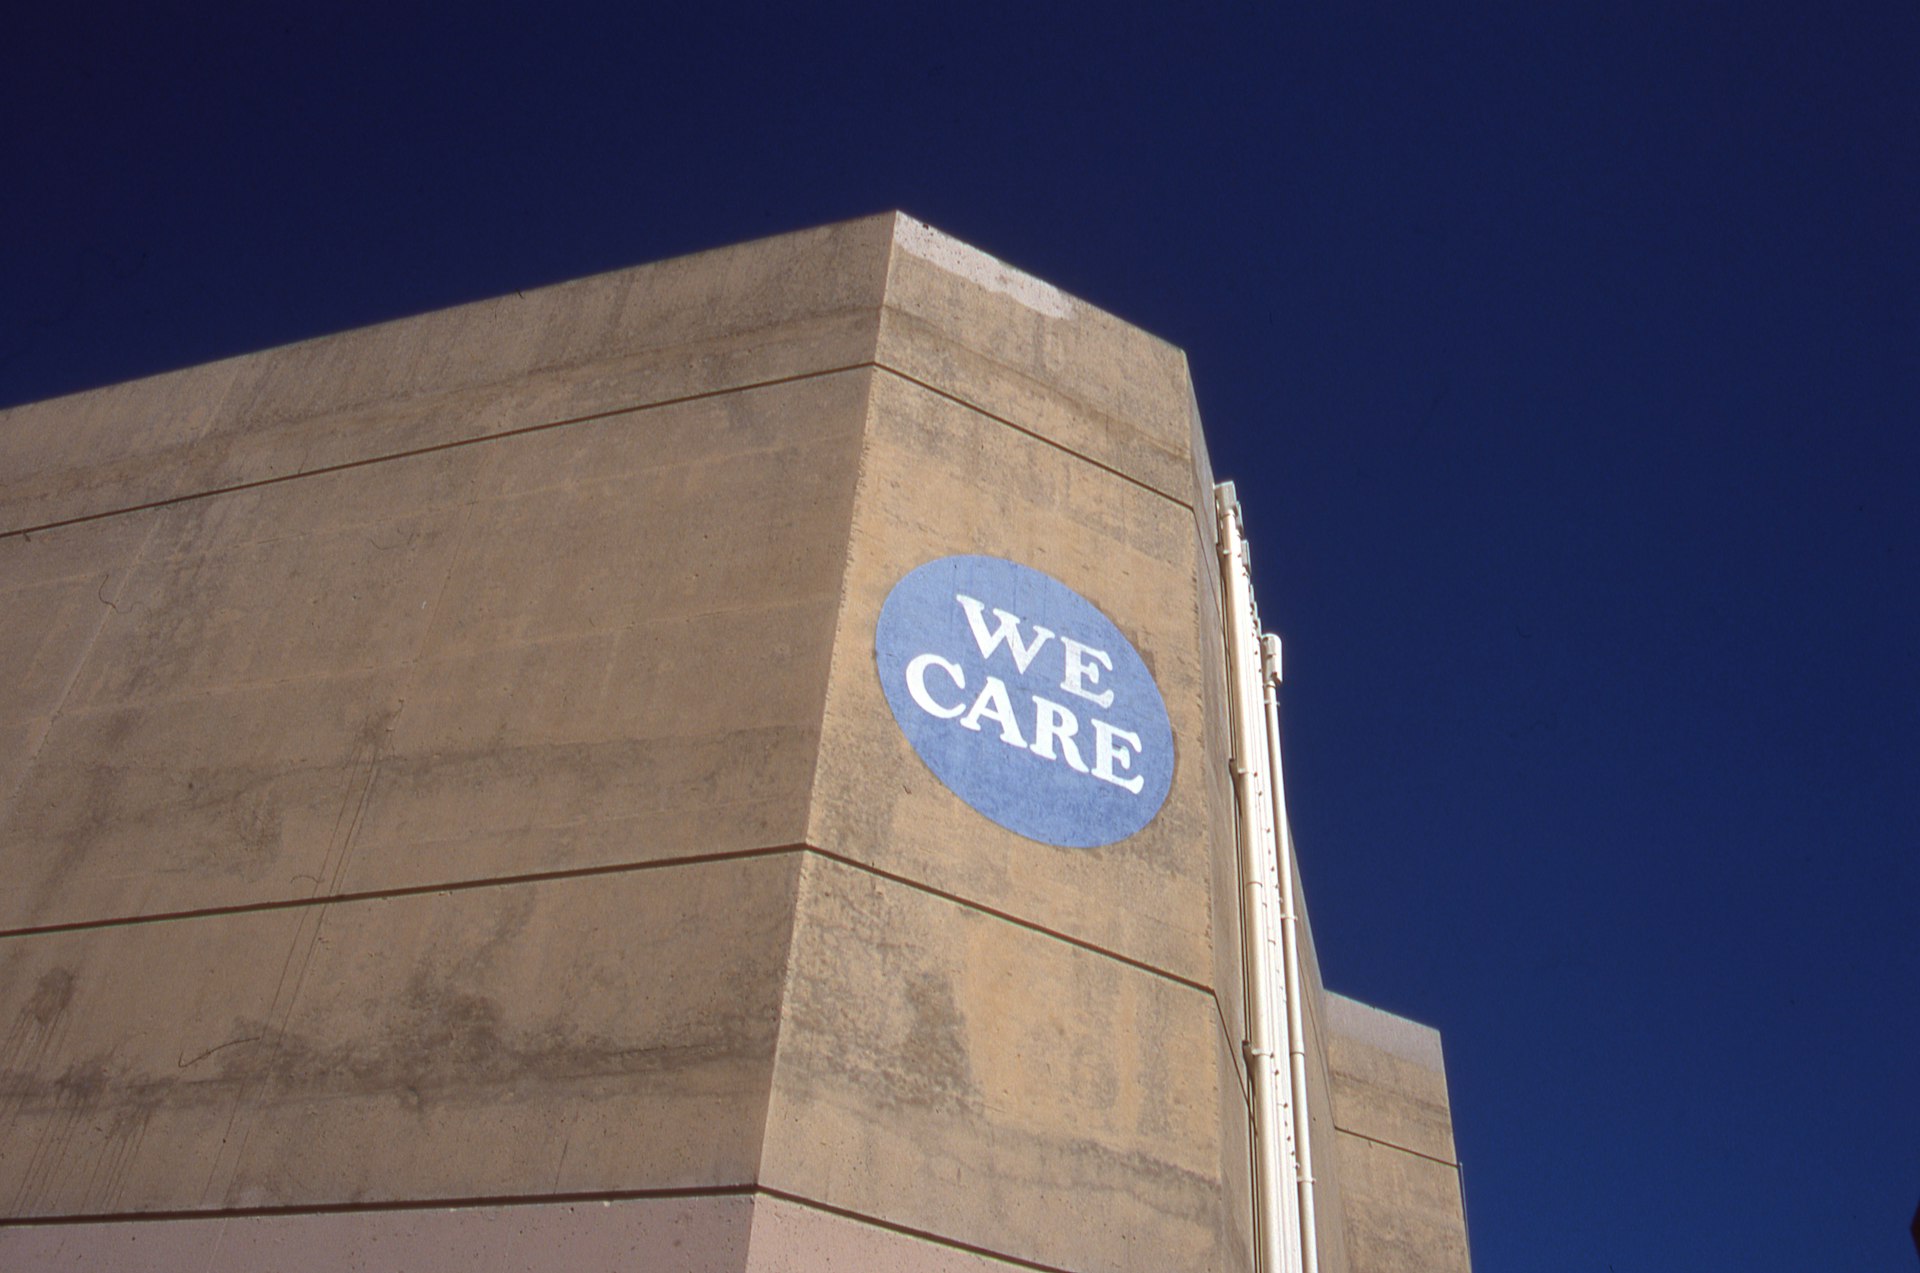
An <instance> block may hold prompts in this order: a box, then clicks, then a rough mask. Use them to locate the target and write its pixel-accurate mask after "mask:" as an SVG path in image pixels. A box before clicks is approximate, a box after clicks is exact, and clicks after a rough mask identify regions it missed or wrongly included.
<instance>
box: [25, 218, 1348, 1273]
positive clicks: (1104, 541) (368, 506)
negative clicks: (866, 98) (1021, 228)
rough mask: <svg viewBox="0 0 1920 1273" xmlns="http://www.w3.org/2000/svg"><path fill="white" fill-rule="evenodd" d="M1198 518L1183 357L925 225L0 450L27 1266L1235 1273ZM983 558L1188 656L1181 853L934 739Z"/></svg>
mask: <svg viewBox="0 0 1920 1273" xmlns="http://www.w3.org/2000/svg"><path fill="white" fill-rule="evenodd" d="M1211 487H1212V477H1211V472H1210V469H1209V466H1208V462H1207V458H1206V454H1205V450H1204V444H1203V442H1202V440H1201V437H1200V433H1199V421H1198V412H1197V410H1196V408H1195V406H1194V400H1193V394H1192V388H1191V385H1190V384H1189V382H1188V379H1187V375H1186V367H1185V361H1184V358H1183V357H1182V356H1181V355H1180V353H1179V352H1178V351H1177V350H1174V349H1172V348H1171V347H1169V346H1167V345H1165V344H1164V343H1162V342H1160V341H1158V340H1155V339H1154V338H1152V337H1150V336H1147V335H1145V334H1144V333H1141V332H1139V331H1138V330H1136V329H1134V328H1131V327H1129V326H1127V325H1126V324H1124V323H1121V322H1119V321H1118V320H1116V319H1114V318H1112V317H1111V316H1109V315H1106V314H1104V313H1101V312H1100V311H1098V310H1095V309H1093V308H1091V307H1089V306H1086V305H1085V304H1084V303H1082V302H1079V301H1077V300H1074V299H1073V298H1071V297H1067V296H1065V295H1063V294H1061V293H1059V292H1057V291H1056V290H1054V289H1052V288H1050V287H1048V286H1047V285H1045V284H1044V283H1041V282H1039V281H1038V280H1034V279H1032V278H1029V277H1027V276H1025V275H1022V274H1019V273H1018V272H1016V271H1013V270H1010V269H1008V268H1007V267H1005V266H1003V265H1002V264H1000V263H999V262H997V261H994V260H992V259H991V258H989V257H986V256H984V255H982V254H980V253H977V252H975V251H973V250H972V249H970V248H967V247H965V246H964V245H961V244H958V243H955V242H954V241H952V240H950V239H946V238H944V237H942V236H940V235H938V234H936V233H934V232H932V231H930V230H927V229H926V228H925V227H923V226H920V225H918V224H917V223H915V222H912V221H911V220H909V219H906V218H901V217H895V216H885V217H877V218H870V219H868V220H865V221H859V222H851V223H847V224H845V225H841V226H834V227H827V228H825V229H822V230H816V231H809V232H805V233H802V234H797V235H789V236H784V237H782V238H779V239H773V240H767V241H764V242H760V243H754V244H747V245H743V246H741V247H738V248H730V249H725V250H722V251H719V252H713V253H706V254H702V255H700V256H696V257H689V258H683V259H681V260H677V261H669V262H664V263H661V264H658V265H652V266H645V267H641V268H639V269H635V270H627V271H621V272H619V273H616V274H612V275H606V276H602V277H599V278H594V279H587V280H582V281H580V282H577V283H570V284H564V285H561V286H559V287H555V288H548V289H543V290H541V291H538V292H534V293H529V294H527V295H526V296H524V297H521V296H516V297H513V298H502V299H500V300H496V301H488V302H483V303H480V304H477V305H472V306H464V307H461V308H458V309H455V310H450V311H445V312H443V313H439V314H432V315H426V316H423V317H421V318H417V319H409V320H404V321H401V322H397V323H391V324H385V325H382V326H380V327H376V328H369V329H366V330H364V331H359V332H350V333H346V334H344V335H341V336H336V337H329V338H326V339H323V340H319V341H312V342H307V343H305V344H302V345H296V346H291V347H288V348H285V349H279V350H271V351H268V352H266V353H262V354H258V355H252V356H249V357H246V358H239V359H231V360H228V361H226V362H222V363H217V364H211V365H209V366H206V367H200V368H192V369H188V370H186V371H182V372H178V373H172V374H170V375H167V376H160V377H155V378H153V379H151V380H146V381H140V382H135V383H133V384H129V385H122V386H115V387H113V388H110V389H105V390H100V391H97V392H95V393H90V394H82V395H77V396H75V397H72V398H67V399H60V400H56V401H54V402H49V403H41V404H36V405H33V406H29V407H24V408H20V409H17V410H15V411H11V412H6V413H0V666H4V668H5V670H6V673H7V675H6V677H5V679H4V680H3V681H0V862H4V864H5V869H6V872H7V878H8V887H7V888H5V889H4V890H0V1025H3V1026H4V1028H5V1029H6V1034H5V1037H4V1044H3V1047H4V1050H3V1051H0V1216H4V1217H8V1218H10V1219H12V1220H15V1221H20V1220H34V1219H59V1220H61V1221H63V1223H62V1224H60V1225H58V1226H55V1227H51V1228H43V1227H33V1226H28V1227H19V1226H17V1225H15V1226H13V1227H8V1226H7V1225H5V1224H4V1223H0V1264H5V1265H6V1266H7V1267H16V1266H21V1267H32V1266H35V1265H44V1266H45V1267H60V1266H61V1265H60V1262H61V1261H63V1260H66V1261H69V1262H71V1261H72V1260H82V1259H84V1260H86V1261H90V1262H93V1263H94V1265H95V1266H96V1267H113V1266H114V1265H113V1263H112V1261H114V1260H121V1261H122V1263H123V1264H125V1262H126V1261H127V1260H132V1259H134V1257H133V1256H130V1255H128V1254H127V1252H130V1251H133V1250H134V1249H135V1244H137V1243H140V1242H146V1243H148V1244H149V1246H148V1247H147V1248H144V1249H145V1250H149V1251H151V1250H166V1251H173V1252H176V1253H177V1255H176V1256H169V1257H168V1258H169V1259H177V1260H178V1261H179V1262H180V1263H181V1266H182V1267H185V1266H187V1265H188V1264H191V1263H192V1262H193V1261H196V1260H203V1259H204V1258H208V1254H209V1252H212V1251H218V1250H225V1251H227V1252H228V1256H227V1257H224V1258H229V1259H230V1260H231V1261H234V1262H236V1263H235V1265H234V1266H236V1267H240V1266H245V1267H269V1266H283V1267H288V1268H296V1267H301V1268H304V1267H310V1266H311V1259H312V1258H318V1257H316V1256H314V1255H313V1253H314V1252H330V1253H333V1255H334V1257H337V1258H338V1259H348V1258H352V1259H364V1260H366V1261H368V1262H369V1266H371V1267H402V1266H405V1265H407V1263H408V1261H409V1260H411V1259H412V1258H413V1257H411V1256H403V1255H400V1254H396V1253H399V1252H405V1251H421V1252H425V1251H440V1252H444V1253H446V1254H447V1258H448V1261H449V1262H452V1261H454V1260H456V1259H457V1260H458V1261H459V1262H461V1263H462V1264H463V1265H464V1266H465V1267H486V1266H487V1265H486V1260H487V1259H488V1258H490V1257H484V1256H482V1255H472V1256H465V1257H462V1256H459V1255H458V1253H460V1252H462V1251H480V1250H482V1248H483V1247H484V1246H485V1239H484V1238H483V1237H482V1236H481V1235H485V1234H495V1235H499V1234H501V1233H504V1232H505V1231H506V1229H505V1228H503V1226H511V1227H512V1232H513V1233H514V1234H516V1235H519V1236H517V1237H515V1238H513V1239H512V1240H511V1241H509V1242H508V1243H507V1244H506V1245H505V1246H500V1247H497V1248H494V1249H497V1250H498V1251H511V1250H518V1249H520V1247H516V1246H514V1243H516V1242H517V1243H520V1244H521V1246H523V1247H524V1248H525V1250H526V1251H527V1252H529V1253H531V1254H529V1255H528V1256H527V1258H528V1259H537V1258H544V1257H546V1256H550V1257H551V1259H552V1260H556V1261H562V1262H563V1263H565V1264H566V1266H567V1267H581V1268H588V1267H601V1266H602V1265H604V1266H606V1267H613V1266H614V1265H615V1264H617V1263H618V1262H619V1261H620V1260H622V1259H625V1258H627V1257H626V1256H624V1255H620V1254H619V1253H620V1252H627V1253H629V1254H630V1253H632V1252H635V1251H639V1250H642V1249H646V1250H648V1251H649V1256H648V1258H649V1259H650V1260H652V1261H653V1262H652V1263H644V1264H641V1265H639V1267H649V1268H652V1267H658V1268H662V1269H666V1268H682V1267H684V1268H701V1269H706V1268H714V1269H719V1268H729V1269H731V1268H753V1269H767V1270H772V1269H788V1268H791V1269H801V1268H862V1267H873V1266H876V1265H878V1264H888V1265H897V1266H899V1267H903V1268H909V1267H910V1268H927V1269H962V1268H968V1269H970V1268H974V1267H976V1266H985V1265H988V1264H991V1265H994V1266H1006V1267H1023V1268H1043V1269H1047V1268H1061V1269H1065V1268H1072V1269H1153V1270H1162V1269H1167V1268H1181V1269H1209V1268H1213V1269H1238V1268H1244V1267H1245V1266H1246V1260H1247V1252H1248V1251H1249V1249H1250V1244H1249V1225H1250V1220H1249V1214H1250V1210H1249V1201H1248V1192H1247V1184H1248V1169H1247V1163H1248V1158H1249V1150H1248V1145H1247V1117H1246V1079H1245V1070H1244V1063H1243V1060H1242V1057H1241V1055H1240V1047H1239V1038H1240V1030H1241V1021H1242V1010H1241V1004H1240V980H1239V973H1238V967H1237V964H1238V949H1239V936H1238V933H1237V930H1236V927H1235V925H1236V924H1237V916H1238V908H1237V902H1236V897H1237V890H1238V880H1237V876H1236V872H1235V869H1234V864H1233V857H1232V854H1231V844H1232V834H1233V827H1232V800H1231V787H1230V780H1229V778H1228V774H1227V766H1226V763H1225V747H1226V738H1225V711H1224V706H1223V705H1224V701H1225V699H1224V696H1225V683H1224V671H1223V668H1222V666H1221V660H1220V653H1219V632H1220V616H1219V608H1218V606H1219V603H1218V595H1219V588H1218V565H1217V561H1216V559H1215V556H1214V548H1213V542H1212V528H1213V512H1212V505H1211ZM956 553H984V554H991V555H994V556H1000V557H1006V558H1011V559H1013V560H1016V561H1020V562H1022V563H1024V564H1026V565H1029V566H1032V567H1034V568H1036V569H1039V570H1042V571H1045V572H1047V573H1048V574H1051V575H1053V576H1055V577H1056V578H1058V579H1060V580H1062V581H1063V582H1064V583H1066V584H1067V585H1068V586H1069V587H1071V588H1073V589H1075V590H1076V591H1078V592H1080V593H1081V594H1082V595H1084V596H1085V597H1087V598H1088V599H1090V600H1091V601H1092V602H1093V603H1094V604H1095V605H1097V606H1098V607H1100V609H1101V610H1103V611H1104V612H1105V613H1106V614H1108V615H1109V616H1111V617H1112V618H1113V619H1114V621H1115V622H1116V623H1117V624H1118V625H1119V626H1120V627H1121V629H1122V630H1123V631H1124V632H1125V633H1126V635H1127V637H1128V639H1129V641H1130V642H1132V643H1133V644H1134V645H1135V647H1136V648H1137V649H1138V650H1139V651H1140V653H1141V655H1142V657H1143V658H1144V659H1145V660H1146V662H1147V664H1148V665H1149V667H1151V668H1152V670H1153V673H1154V676H1155V678H1156V680H1157V681H1158V683H1159V685H1160V689H1161V692H1162V694H1163V696H1164V697H1165V700H1166V704H1167V708H1168V712H1169V715H1170V717H1171V720H1172V724H1173V729H1174V733H1175V738H1176V764H1175V772H1174V780H1173V787H1172V791H1171V793H1170V795H1169V797H1168V799H1167V802H1166V804H1165V806H1164V808H1163V809H1162V810H1161V812H1160V814H1159V815H1158V817H1157V818H1156V819H1155V820H1154V821H1153V822H1152V823H1150V824H1149V825H1148V826H1147V827H1146V828H1145V829H1144V830H1143V831H1141V832H1140V833H1138V834H1136V835H1134V836H1132V837H1129V838H1128V839H1126V840H1123V841H1121V842H1119V843H1116V844H1112V845H1108V846H1106V847H1104V848H1099V849H1059V848H1053V847H1050V846H1047V845H1043V844H1039V843H1037V842H1035V841H1031V840H1026V839H1023V838H1021V837H1019V836H1017V835H1015V834H1014V833H1012V832H1010V831H1007V830H1005V829H1003V828H1001V827H999V826H997V825H996V824H993V823H991V822H988V821H987V820H986V819H985V818H983V817H981V816H980V815H979V814H977V813H975V812H974V811H973V810H972V809H971V808H969V807H968V806H966V805H965V804H964V803H962V802H961V801H960V800H959V799H958V797H956V796H955V795H953V793H951V792H950V791H948V790H947V789H946V788H945V787H944V786H943V785H942V784H941V783H940V782H939V781H938V780H937V779H935V778H934V777H933V776H932V775H931V774H930V773H929V771H928V770H927V769H926V768H925V766H924V765H923V764H922V763H921V762H920V761H919V759H918V758H917V756H916V755H915V754H914V752H913V750H912V748H911V746H910V745H909V744H908V743H907V741H906V739H905V738H904V737H903V735H902V734H901V732H900V730H899V728H898V727H897V726H896V725H895V723H894V721H893V720H892V718H891V716H890V714H889V712H888V710H887V708H886V705H885V703H884V701H883V699H882V697H881V692H880V687H879V685H878V683H877V680H876V677H875V675H874V665H873V630H874V623H875V620H876V617H877V614H878V610H879V606H880V604H881V602H882V601H883V600H884V599H885V597H886V595H887V592H888V590H889V589H890V588H891V586H892V584H893V583H894V582H895V581H896V580H898V579H899V578H900V577H901V576H902V575H903V574H905V573H906V572H907V571H908V570H910V569H912V568H913V567H915V566H917V565H919V564H920V563H922V562H924V561H927V560H929V559H932V558H935V557H940V556H945V555H949V554H956ZM1311 980H1312V984H1313V985H1314V986H1316V987H1317V985H1318V971H1317V967H1316V968H1315V969H1314V971H1313V973H1312V978H1311ZM1321 1018H1322V1012H1321V1010H1320V1008H1319V1005H1318V1004H1317V1003H1316V1004H1315V1005H1314V1006H1313V1008H1312V1019H1313V1023H1314V1024H1313V1027H1312V1028H1313V1030H1314V1032H1315V1033H1314V1036H1313V1037H1314V1038H1315V1040H1316V1043H1315V1064H1316V1066H1319V1067H1320V1069H1319V1070H1318V1071H1316V1072H1317V1073H1321V1074H1322V1077H1323V1082H1322V1083H1321V1090H1322V1091H1323V1092H1331V1091H1332V1090H1333V1088H1332V1084H1333V1081H1334V1080H1333V1079H1332V1078H1331V1077H1329V1076H1328V1075H1327V1072H1326V1065H1327V1060H1326V1053H1325V1049H1324V1048H1322V1047H1321V1046H1320V1044H1319V1042H1318V1040H1320V1039H1321V1038H1324V1037H1326V1034H1327V1027H1326V1025H1325V1023H1324V1021H1323V1020H1322V1019H1321ZM1335 1068H1336V1069H1337V1066H1336V1067H1335ZM1333 1111H1334V1106H1331V1105H1326V1104H1325V1102H1324V1098H1322V1099H1319V1100H1316V1103H1315V1107H1314V1119H1315V1127H1316V1130H1317V1131H1318V1130H1319V1129H1320V1127H1321V1124H1322V1123H1323V1122H1324V1123H1327V1124H1328V1131H1327V1138H1328V1140H1329V1141H1330V1140H1331V1139H1332V1137H1333V1133H1332V1131H1331V1123H1332V1122H1333V1121H1337V1112H1333ZM1342 1162H1344V1159H1343V1160H1342ZM1343 1170H1344V1167H1336V1164H1335V1163H1334V1162H1333V1161H1332V1159H1331V1155H1330V1156H1329V1161H1327V1162H1326V1164H1325V1166H1324V1167H1323V1170H1322V1179H1323V1182H1324V1183H1323V1185H1322V1197H1323V1198H1326V1199H1334V1200H1337V1199H1338V1197H1339V1196H1340V1190H1341V1187H1342V1186H1341V1184H1340V1182H1339V1181H1338V1180H1337V1179H1335V1177H1336V1176H1337V1175H1338V1174H1340V1172H1341V1171H1343ZM690 1191H691V1192H690ZM591 1200H600V1201H604V1202H606V1203H608V1204H609V1205H608V1207H607V1208H603V1209H602V1210H600V1211H598V1212H596V1211H595V1209H594V1208H595V1206H597V1205H598V1203H597V1202H595V1203H594V1204H593V1205H589V1206H584V1207H583V1201H591ZM448 1207H452V1208H453V1209H452V1210H447V1209H446V1208H448ZM1327 1214H1328V1215H1337V1214H1338V1211H1337V1210H1335V1211H1330V1212H1328V1213H1327ZM142 1216H144V1217H150V1218H148V1219H146V1220H144V1221H142V1222H140V1223H138V1224H126V1223H118V1222H115V1221H119V1220H124V1219H126V1218H130V1217H142ZM80 1221H85V1222H84V1223H78V1222H80ZM1349 1228H1350V1226H1340V1225H1334V1226H1333V1230H1332V1231H1331V1232H1328V1233H1326V1234H1325V1236H1323V1249H1324V1250H1326V1251H1327V1252H1328V1253H1329V1259H1328V1262H1326V1263H1324V1264H1323V1267H1325V1268H1326V1269H1327V1270H1328V1273H1338V1271H1339V1270H1340V1269H1342V1268H1344V1267H1345V1264H1344V1263H1343V1260H1344V1250H1343V1249H1342V1244H1343V1242H1344V1241H1345V1240H1346V1237H1347V1234H1348V1229H1349ZM1323 1229H1324V1226H1323ZM552 1235H564V1236H560V1237H555V1236H552ZM664 1235H677V1236H664ZM663 1241H665V1242H670V1243H671V1242H676V1241H683V1242H690V1243H691V1244H692V1245H691V1246H679V1247H676V1246H669V1247H668V1248H666V1249H664V1250H663V1249H661V1247H660V1245H659V1244H660V1243H661V1242H663ZM569 1243H573V1244H574V1246H569V1245H568V1244H569ZM169 1244H171V1245H169ZM210 1244H211V1245H210ZM576 1248H577V1251H578V1252H579V1254H578V1258H577V1260H575V1259H574V1258H573V1257H571V1256H569V1257H566V1259H565V1260H563V1259H562V1255H561V1254H560V1253H561V1252H563V1251H569V1250H576ZM694 1248H697V1250H696V1249H694ZM115 1252H118V1253H119V1254H114V1253H115ZM246 1252H251V1253H253V1254H252V1255H247V1254H244V1253H246ZM302 1253H304V1254H302ZM255 1257H257V1259H256V1258H255ZM516 1258H518V1257H510V1256H508V1255H500V1256H499V1258H498V1259H497V1260H495V1261H494V1262H495V1263H501V1262H505V1263H506V1264H512V1263H513V1260H514V1259H516ZM302 1260H308V1261H309V1263H301V1261H302ZM595 1261H599V1262H600V1263H598V1264H596V1263H595ZM126 1266H128V1267H131V1265H126ZM156 1266H158V1265H156ZM194 1266H195V1267H198V1265H194ZM515 1266H517V1265H515ZM622 1267H629V1266H628V1265H622ZM1353 1267H1356V1268H1359V1267H1364V1266H1363V1265H1361V1264H1359V1263H1357V1262H1356V1263H1355V1264H1354V1266H1353Z"/></svg>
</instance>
